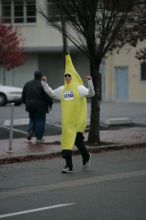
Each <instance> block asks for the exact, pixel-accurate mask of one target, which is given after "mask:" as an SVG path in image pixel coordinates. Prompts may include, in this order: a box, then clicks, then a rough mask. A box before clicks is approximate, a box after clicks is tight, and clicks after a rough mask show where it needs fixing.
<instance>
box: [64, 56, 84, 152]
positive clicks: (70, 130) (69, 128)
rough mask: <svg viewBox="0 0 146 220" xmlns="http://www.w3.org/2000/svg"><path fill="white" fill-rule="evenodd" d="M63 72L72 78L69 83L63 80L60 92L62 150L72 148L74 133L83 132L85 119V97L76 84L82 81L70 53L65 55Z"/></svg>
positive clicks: (81, 83) (80, 83)
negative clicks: (62, 88)
mask: <svg viewBox="0 0 146 220" xmlns="http://www.w3.org/2000/svg"><path fill="white" fill-rule="evenodd" d="M65 60H66V63H65V73H64V74H70V75H71V77H72V80H71V82H70V83H69V84H67V83H66V81H65V82H64V83H65V85H64V90H63V92H62V94H61V106H62V138H61V147H62V150H72V148H73V146H74V143H75V138H76V133H77V132H82V133H83V132H84V131H85V128H86V120H87V102H86V98H85V97H83V98H81V97H80V95H79V91H78V86H79V85H83V81H82V79H81V78H80V76H79V74H78V73H77V72H76V70H75V68H74V66H73V63H72V60H71V57H70V55H66V57H65Z"/></svg>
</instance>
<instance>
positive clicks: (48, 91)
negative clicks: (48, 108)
mask: <svg viewBox="0 0 146 220" xmlns="http://www.w3.org/2000/svg"><path fill="white" fill-rule="evenodd" d="M41 84H42V86H43V89H44V91H45V92H46V94H47V95H49V96H51V97H52V98H54V99H59V100H60V99H61V93H62V90H63V86H60V87H58V88H57V89H54V90H53V89H52V88H51V87H50V86H49V85H48V83H47V82H45V81H41Z"/></svg>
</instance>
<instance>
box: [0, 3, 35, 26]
mask: <svg viewBox="0 0 146 220" xmlns="http://www.w3.org/2000/svg"><path fill="white" fill-rule="evenodd" d="M1 16H2V18H3V22H4V23H11V24H15V23H35V22H36V0H29V1H25V0H1Z"/></svg>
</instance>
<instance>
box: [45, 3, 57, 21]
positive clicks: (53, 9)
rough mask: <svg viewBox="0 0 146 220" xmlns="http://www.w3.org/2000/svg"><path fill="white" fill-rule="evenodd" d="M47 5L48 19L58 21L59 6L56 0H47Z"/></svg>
mask: <svg viewBox="0 0 146 220" xmlns="http://www.w3.org/2000/svg"><path fill="white" fill-rule="evenodd" d="M47 6H48V16H49V19H52V20H53V21H59V20H60V10H59V7H58V6H57V3H56V1H54V0H47Z"/></svg>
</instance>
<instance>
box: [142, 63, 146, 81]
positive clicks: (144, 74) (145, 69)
mask: <svg viewBox="0 0 146 220" xmlns="http://www.w3.org/2000/svg"><path fill="white" fill-rule="evenodd" d="M141 80H146V63H142V64H141Z"/></svg>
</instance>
